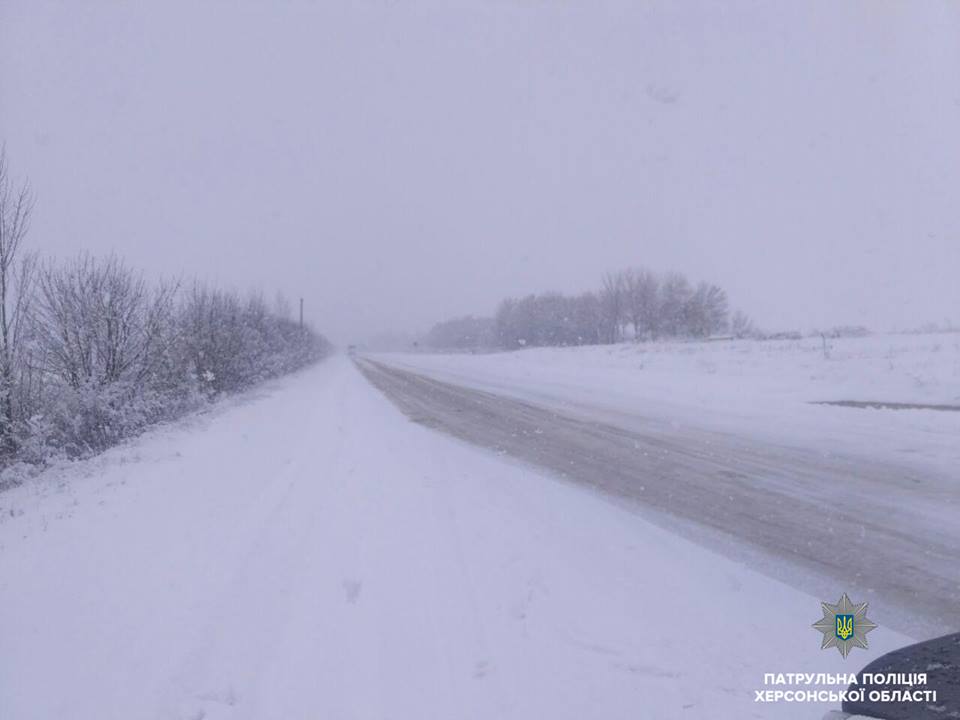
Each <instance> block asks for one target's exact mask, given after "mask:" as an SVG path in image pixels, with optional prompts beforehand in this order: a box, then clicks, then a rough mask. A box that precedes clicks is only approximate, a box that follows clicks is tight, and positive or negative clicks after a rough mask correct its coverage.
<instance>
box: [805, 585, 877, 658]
mask: <svg viewBox="0 0 960 720" xmlns="http://www.w3.org/2000/svg"><path fill="white" fill-rule="evenodd" d="M820 606H821V608H822V610H823V618H821V619H820V620H818V621H817V622H815V623H814V624H813V627H814V628H816V629H817V630H819V631H820V632H821V633H823V644H822V645H821V646H820V649H821V650H826V649H827V648H832V647H835V648H836V649H837V650H839V651H840V654H841V655H843V656H844V657H846V656H847V655H849V654H850V649H851V648H855V647H858V648H863V649H866V648H867V647H868V646H867V633H868V632H870V631H871V630H873V629H874V628H876V627H877V625H876V623H874V622H872V621H871V620H870V619H869V618H867V603H853V602H850V598H849V597H847V594H846V593H844V594H843V595H841V596H840V600H839V601H838V602H837V604H836V605H831V604H830V603H820Z"/></svg>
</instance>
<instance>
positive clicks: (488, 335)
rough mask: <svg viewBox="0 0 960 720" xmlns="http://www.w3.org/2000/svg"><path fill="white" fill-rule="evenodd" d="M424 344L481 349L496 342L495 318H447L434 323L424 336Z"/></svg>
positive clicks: (459, 348)
mask: <svg viewBox="0 0 960 720" xmlns="http://www.w3.org/2000/svg"><path fill="white" fill-rule="evenodd" d="M424 344H426V345H428V346H430V347H433V348H438V349H442V350H480V349H483V348H489V347H493V346H494V345H495V344H496V332H495V322H494V320H493V318H484V317H474V316H473V315H465V316H463V317H458V318H453V319H451V320H445V321H443V322H439V323H437V324H436V325H434V326H433V327H432V328H431V329H430V332H428V333H427V335H426V337H425V338H424Z"/></svg>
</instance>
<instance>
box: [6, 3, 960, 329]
mask: <svg viewBox="0 0 960 720" xmlns="http://www.w3.org/2000/svg"><path fill="white" fill-rule="evenodd" d="M0 140H3V141H5V142H6V146H7V154H8V159H9V161H10V163H11V167H12V169H13V171H14V172H15V173H17V174H19V175H22V176H29V178H30V180H31V181H32V183H33V186H34V188H35V190H36V193H37V195H38V198H39V202H38V205H37V208H36V218H35V222H34V225H33V231H32V234H31V238H30V240H31V242H32V243H33V245H34V247H37V248H39V249H41V250H42V251H43V252H45V253H50V254H70V253H74V252H76V251H78V250H81V249H85V250H90V251H93V252H95V253H104V252H109V251H110V250H116V251H118V252H119V253H121V254H122V255H124V256H125V257H127V258H128V259H129V260H130V261H131V262H132V263H134V264H137V265H139V266H142V267H143V268H145V269H147V270H148V271H150V272H151V273H168V274H170V273H178V274H186V275H199V276H201V277H205V278H208V279H211V280H215V281H216V282H218V283H220V284H222V285H224V286H230V287H236V288H246V287H251V286H252V287H257V288H260V289H262V290H263V291H264V292H266V293H268V294H269V295H271V296H272V295H273V294H274V293H275V292H276V291H277V290H281V291H283V292H285V293H286V294H287V295H288V296H290V297H291V298H296V297H298V296H300V295H303V296H304V297H305V298H306V305H307V313H308V316H309V317H310V318H311V319H312V320H313V321H314V323H315V324H316V325H317V326H318V327H319V329H321V330H322V331H325V332H327V333H328V334H329V335H330V336H331V337H333V338H334V339H335V340H340V341H349V340H351V339H354V338H358V337H362V336H363V335H365V334H367V333H371V332H377V331H381V330H412V331H417V330H421V329H424V328H426V327H428V326H429V325H430V324H431V323H432V322H433V321H435V320H438V319H441V318H444V317H448V316H450V315H453V314H462V313H476V314H488V313H492V312H493V310H494V309H495V306H496V303H497V301H498V300H499V299H500V298H501V297H503V296H504V295H509V294H521V293H527V292H534V291H544V290H563V291H580V290H584V289H589V288H592V287H595V286H596V285H597V284H598V282H599V277H600V275H601V274H602V273H603V272H604V271H605V270H609V269H614V268H619V267H621V266H625V265H631V264H644V265H648V266H650V267H652V268H654V269H660V270H668V269H678V270H681V271H684V272H686V273H687V274H689V275H690V276H691V277H692V278H693V279H694V280H699V279H707V280H711V281H714V282H717V283H719V284H721V285H722V286H724V287H725V288H727V289H728V291H729V294H730V298H731V302H732V303H733V305H735V306H738V307H742V308H743V309H744V310H746V311H747V312H748V313H750V314H752V315H753V316H754V317H755V318H756V319H757V320H758V321H759V322H760V323H761V324H762V325H763V326H766V327H770V328H793V327H797V328H800V329H807V328H813V327H818V326H823V325H827V324H838V323H865V324H869V325H871V326H873V327H876V328H878V329H884V328H889V327H907V326H915V325H919V324H922V323H925V322H930V321H935V322H944V321H945V320H953V321H955V322H960V282H958V277H960V3H956V2H944V3H942V4H940V3H935V2H922V3H919V2H908V1H904V2H899V3H891V2H881V1H879V0H870V1H869V2H863V3H861V2H838V1H837V0H828V1H825V2H815V3H813V2H808V3H804V2H789V3H788V2H775V3H774V2H762V3H739V2H738V3H706V2H704V3H694V2H684V3H675V2H663V3H656V2H622V1H620V0H567V1H562V0H557V1H553V2H551V1H548V0H539V1H538V0H527V1H520V0H517V1H509V0H499V1H497V0H488V1H485V2H481V1H477V2H469V3H468V2H455V1H453V0H443V1H437V2H412V1H410V2H404V1H402V0H392V1H389V2H385V1H382V0H381V1H379V2H375V1H373V0H356V1H355V2H334V1H333V0H325V1H324V2H317V3H283V4H280V3H262V4H253V3H248V4H242V3H235V4H234V3H230V4H228V3H222V4H217V3H184V4H177V3H172V2H155V3H151V4H150V5H149V6H147V4H146V3H117V2H109V3H102V4H99V3H95V2H82V3H66V2H65V3H56V4H45V3H42V2H36V1H35V0H30V1H29V2H28V1H24V2H15V1H14V0H0Z"/></svg>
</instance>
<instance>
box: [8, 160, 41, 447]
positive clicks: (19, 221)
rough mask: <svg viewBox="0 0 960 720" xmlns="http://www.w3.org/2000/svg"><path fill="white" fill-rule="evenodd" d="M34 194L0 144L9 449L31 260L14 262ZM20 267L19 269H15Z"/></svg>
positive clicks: (27, 223) (25, 230)
mask: <svg viewBox="0 0 960 720" xmlns="http://www.w3.org/2000/svg"><path fill="white" fill-rule="evenodd" d="M33 206H34V196H33V193H32V192H31V190H30V185H29V183H27V182H23V183H22V184H19V185H18V184H17V183H15V182H14V181H13V180H12V178H11V177H10V175H9V170H8V167H7V154H6V148H3V147H0V449H3V450H9V449H10V443H11V438H12V428H13V422H14V420H15V415H14V401H13V398H14V374H15V367H16V363H17V359H18V353H19V350H20V348H21V343H20V341H21V339H22V330H23V327H24V316H25V309H26V303H27V300H28V289H29V281H30V277H31V274H32V273H31V269H32V267H33V263H32V261H31V260H30V259H28V260H26V262H24V263H21V264H20V265H19V266H18V265H17V264H16V262H17V254H18V252H19V250H20V246H21V244H22V242H23V239H24V238H25V237H26V235H27V231H28V230H29V228H30V215H31V213H32V211H33ZM18 268H19V271H20V272H19V273H18V272H17V270H18Z"/></svg>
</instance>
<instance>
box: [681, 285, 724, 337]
mask: <svg viewBox="0 0 960 720" xmlns="http://www.w3.org/2000/svg"><path fill="white" fill-rule="evenodd" d="M727 315H728V311H727V293H726V292H724V291H723V290H722V289H721V288H719V287H717V286H716V285H710V284H709V283H705V282H702V283H700V284H698V285H697V289H696V290H695V291H694V292H693V295H691V296H690V299H689V300H688V301H687V305H686V309H685V311H684V320H685V324H686V330H687V332H688V333H690V334H691V335H695V336H697V337H709V336H710V335H713V334H715V333H717V332H719V331H721V330H723V329H724V328H725V327H726V326H727Z"/></svg>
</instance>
